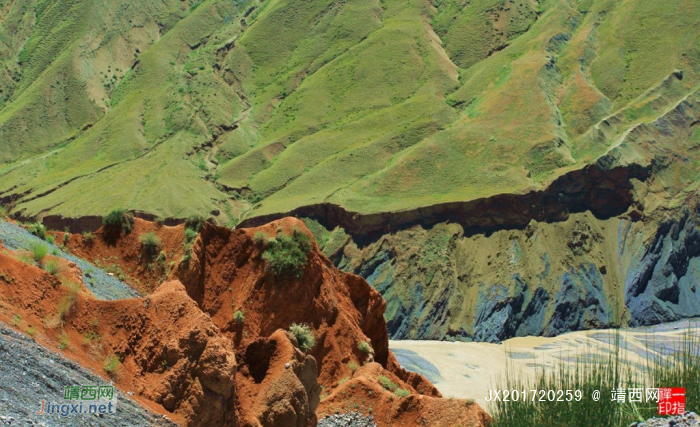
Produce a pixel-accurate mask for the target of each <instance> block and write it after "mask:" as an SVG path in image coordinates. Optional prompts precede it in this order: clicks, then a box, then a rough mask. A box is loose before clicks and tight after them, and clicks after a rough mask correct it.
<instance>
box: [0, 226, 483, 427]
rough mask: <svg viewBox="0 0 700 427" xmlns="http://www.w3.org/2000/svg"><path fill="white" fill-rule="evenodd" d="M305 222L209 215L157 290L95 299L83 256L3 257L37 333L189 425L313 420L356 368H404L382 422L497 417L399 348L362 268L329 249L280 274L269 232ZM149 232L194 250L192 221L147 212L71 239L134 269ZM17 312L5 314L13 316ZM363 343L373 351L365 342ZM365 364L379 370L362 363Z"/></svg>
mask: <svg viewBox="0 0 700 427" xmlns="http://www.w3.org/2000/svg"><path fill="white" fill-rule="evenodd" d="M295 230H296V231H297V232H301V233H309V232H308V230H306V228H305V227H304V224H303V223H302V222H300V221H298V220H295V219H291V218H290V219H285V220H281V221H277V222H275V223H272V224H269V225H267V226H265V227H261V228H258V229H250V230H247V229H239V230H230V229H225V228H220V227H216V226H213V225H206V226H205V227H204V228H203V230H202V231H201V233H200V234H199V236H198V237H197V238H196V239H195V240H194V242H193V245H192V248H191V251H190V253H189V254H188V256H187V257H182V258H180V261H179V262H174V263H173V265H172V270H171V271H170V273H169V277H168V279H167V280H166V281H165V282H163V283H161V284H160V285H158V286H157V288H156V289H155V290H154V291H152V292H150V293H147V294H146V295H145V296H143V297H141V298H130V299H123V300H112V301H104V300H97V299H95V298H94V297H93V296H92V295H91V294H90V292H89V291H88V290H87V288H86V287H84V286H83V287H81V289H80V290H76V289H75V287H72V288H71V287H70V286H68V285H66V284H65V283H68V280H71V281H76V282H79V281H80V280H81V278H82V275H81V274H80V272H79V271H74V270H76V269H77V267H76V266H75V265H73V266H72V267H70V268H68V269H66V270H63V271H62V272H60V273H59V276H60V278H57V277H56V276H53V275H50V274H49V273H46V272H45V271H43V270H41V269H39V268H37V267H34V266H30V265H26V264H22V263H21V262H19V261H17V260H14V259H12V258H11V257H9V256H8V255H4V254H3V253H0V300H2V301H3V304H5V303H7V304H8V306H9V307H12V310H13V311H14V312H15V313H16V314H17V315H20V316H21V317H22V318H23V319H27V321H28V322H32V324H34V325H41V326H40V327H38V328H37V329H40V333H41V336H43V337H44V338H43V339H44V340H45V343H46V344H47V345H52V346H55V345H56V343H57V342H59V341H60V342H62V343H65V342H66V341H69V342H71V343H77V342H82V345H80V346H78V345H70V346H65V345H63V344H61V345H62V346H63V347H62V348H64V349H66V350H65V351H67V352H68V353H69V355H70V356H71V357H72V358H74V359H75V360H77V361H79V362H80V363H81V364H84V365H86V366H88V367H92V368H93V369H95V370H96V371H97V372H106V373H107V372H108V373H109V374H110V375H111V376H112V378H113V380H114V381H115V382H116V383H117V385H118V386H119V387H120V388H121V389H122V390H123V391H124V392H127V393H133V396H134V398H135V399H136V400H137V401H139V402H142V403H143V404H145V405H150V407H152V408H154V409H155V410H157V411H159V412H161V413H165V414H168V415H169V416H170V417H172V418H173V419H174V420H175V421H177V422H179V423H180V424H182V425H188V426H209V425H219V426H241V427H248V426H250V427H253V426H256V427H257V426H264V427H291V426H294V427H312V426H315V425H316V423H317V413H318V412H319V411H320V410H321V409H320V408H321V407H323V405H324V402H325V400H323V401H322V396H321V394H322V391H323V392H324V393H325V395H326V396H327V395H330V394H332V393H333V391H334V390H335V389H337V388H338V387H340V386H341V385H342V384H343V383H344V381H343V379H344V378H348V377H351V376H352V377H353V378H357V379H358V380H361V381H368V382H372V381H374V382H375V383H376V381H378V380H379V379H381V378H383V377H387V378H391V379H392V381H393V384H395V388H401V389H402V390H403V391H402V393H403V394H402V395H401V396H399V395H395V396H394V395H393V394H392V395H391V396H389V395H387V396H385V397H383V399H385V398H386V399H388V398H390V399H391V400H392V401H393V400H394V399H396V401H397V402H396V404H393V406H392V409H391V414H392V417H391V418H382V419H378V424H379V425H380V426H388V425H390V424H392V423H393V421H392V419H405V420H409V419H410V420H415V419H424V420H433V419H434V420H440V421H439V422H444V423H451V424H449V425H453V424H456V423H462V424H464V425H470V426H471V425H473V426H483V425H485V424H486V423H487V422H488V420H489V418H488V415H486V413H485V412H483V410H482V409H481V408H479V407H478V406H477V405H465V404H464V403H462V405H461V406H455V405H453V403H452V402H448V401H447V400H444V399H441V398H440V394H439V393H438V392H437V390H436V389H435V388H434V386H432V384H430V383H429V382H428V380H426V379H425V378H424V377H422V376H420V375H418V374H415V373H409V372H407V371H405V370H404V369H402V368H401V367H400V366H399V365H398V363H397V362H396V359H395V358H394V356H393V354H392V353H391V352H390V351H389V348H388V335H387V329H386V323H385V322H384V317H383V314H384V310H385V308H386V304H385V303H384V301H383V299H382V298H381V295H380V294H379V292H377V291H376V290H374V289H373V288H372V287H371V286H369V284H367V282H366V281H365V280H363V279H362V278H361V277H359V276H355V275H352V274H348V273H343V272H340V271H339V270H337V269H336V268H335V267H334V266H333V265H332V263H331V262H330V261H329V260H328V259H327V258H325V257H324V256H323V255H322V254H320V252H319V251H318V249H317V248H316V247H315V245H314V246H313V247H312V248H311V250H310V252H309V253H308V254H307V262H306V265H305V267H304V270H303V274H301V275H300V277H281V276H275V275H274V274H272V272H271V271H270V269H269V268H268V264H267V261H266V260H265V259H264V258H263V257H262V254H263V252H264V251H265V248H266V246H265V243H264V242H263V241H262V240H261V239H255V238H254V237H255V235H256V234H260V233H263V234H266V235H268V236H275V235H279V234H280V233H291V232H293V231H295ZM146 232H152V233H155V234H156V235H157V236H158V237H159V240H160V244H161V248H160V249H161V250H162V251H163V252H164V253H168V254H173V253H175V252H176V251H177V250H180V251H181V249H177V248H178V247H181V245H183V240H182V236H183V235H184V227H183V226H177V227H167V226H158V225H155V224H152V223H148V222H146V221H143V220H140V219H137V220H136V221H135V224H134V229H133V231H132V232H131V233H130V234H128V235H123V234H122V235H120V236H119V237H118V238H117V239H116V240H114V241H111V243H110V244H107V243H105V242H104V241H103V240H104V239H103V232H102V230H100V231H98V232H96V233H95V237H94V239H93V240H92V241H89V240H83V239H81V238H80V236H78V235H72V236H68V238H67V242H68V243H67V244H68V245H69V247H71V248H73V250H72V251H73V252H76V253H82V254H84V255H86V256H89V257H90V258H95V259H110V260H115V262H116V263H117V264H116V265H117V266H118V267H119V268H121V269H122V270H123V271H125V272H133V271H135V270H138V268H137V267H138V265H139V264H143V263H148V262H149V259H148V258H144V257H143V253H141V256H139V255H138V254H139V253H140V252H141V249H140V244H137V243H136V242H138V241H139V238H138V236H140V235H142V234H143V233H146ZM115 251H116V252H115ZM115 253H116V254H119V256H117V255H114V254H115ZM180 253H182V252H180ZM62 282H64V284H62ZM239 312H240V313H239ZM234 313H239V314H238V315H236V316H234ZM42 319H43V320H42ZM10 320H11V319H9V318H8V314H7V312H6V311H1V312H0V321H6V322H9V321H10ZM292 323H304V324H307V325H309V326H310V327H311V329H312V331H313V334H314V336H315V338H316V345H315V346H314V347H313V348H312V349H311V351H310V352H309V353H308V354H305V353H304V352H302V351H301V350H300V349H299V347H300V345H299V342H297V338H296V337H295V336H294V335H292V334H290V333H289V332H287V330H289V329H290V325H291V324H292ZM360 343H368V344H370V345H371V347H370V348H369V350H365V351H363V350H361V346H360V345H359V344H360ZM362 364H364V365H365V366H372V369H371V370H367V369H365V370H362V369H360V370H358V369H357V368H358V367H359V366H360V365H362ZM365 371H366V372H365ZM362 378H365V379H362ZM347 393H348V392H347V391H344V392H343V396H347ZM404 394H405V395H406V396H404ZM324 397H325V396H324ZM339 399H340V398H338V397H335V398H334V399H333V403H332V405H336V404H338V402H339V401H340V400H339ZM404 399H406V401H410V402H412V403H410V404H407V403H406V402H404ZM349 401H350V399H349V398H348V402H349ZM453 406H454V407H453ZM366 409H369V408H366ZM458 409H459V410H458ZM436 425H437V424H436ZM445 425H447V424H445Z"/></svg>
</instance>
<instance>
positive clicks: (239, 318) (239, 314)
mask: <svg viewBox="0 0 700 427" xmlns="http://www.w3.org/2000/svg"><path fill="white" fill-rule="evenodd" d="M233 320H234V322H236V323H238V324H239V325H240V324H241V323H243V322H245V315H244V314H243V312H242V311H241V310H238V311H237V312H235V313H234V314H233Z"/></svg>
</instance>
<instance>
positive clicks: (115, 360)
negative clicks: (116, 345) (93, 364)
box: [104, 353, 121, 377]
mask: <svg viewBox="0 0 700 427" xmlns="http://www.w3.org/2000/svg"><path fill="white" fill-rule="evenodd" d="M120 364H121V361H120V360H119V357H118V356H117V355H115V354H114V353H112V354H110V355H109V356H107V358H106V359H105V363H104V370H105V372H107V373H108V374H109V376H111V377H116V376H118V374H119V366H120Z"/></svg>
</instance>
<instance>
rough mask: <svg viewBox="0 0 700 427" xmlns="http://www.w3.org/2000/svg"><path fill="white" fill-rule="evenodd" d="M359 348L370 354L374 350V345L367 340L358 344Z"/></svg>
mask: <svg viewBox="0 0 700 427" xmlns="http://www.w3.org/2000/svg"><path fill="white" fill-rule="evenodd" d="M357 348H358V349H359V350H360V351H361V352H363V353H365V354H370V353H371V352H372V346H371V345H369V343H368V342H367V341H362V342H360V343H359V344H358V345H357Z"/></svg>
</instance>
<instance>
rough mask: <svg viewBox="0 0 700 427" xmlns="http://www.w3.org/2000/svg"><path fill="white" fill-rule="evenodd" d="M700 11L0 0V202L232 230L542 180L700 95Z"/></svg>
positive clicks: (606, 3) (623, 3)
mask: <svg viewBox="0 0 700 427" xmlns="http://www.w3.org/2000/svg"><path fill="white" fill-rule="evenodd" d="M698 19H700V3H698V2H696V1H693V0H669V1H664V2H658V1H654V0H602V1H592V0H578V1H576V0H540V1H534V0H532V1H531V0H473V1H467V0H431V1H428V0H357V1H352V2H335V1H330V0H307V1H291V0H264V1H258V0H250V1H246V0H203V1H197V0H190V1H175V0H164V1H160V2H126V1H123V0H93V1H90V2H80V1H58V0H41V1H40V0H16V1H0V69H1V70H2V72H1V73H0V90H1V91H2V92H0V147H1V148H2V149H1V150H0V198H2V200H3V202H4V203H6V204H11V205H12V210H13V211H14V212H18V213H21V214H23V215H25V216H37V215H45V214H62V215H67V216H82V215H88V214H98V215H99V214H103V213H104V212H106V211H108V210H110V209H112V208H115V207H125V208H129V209H138V210H143V211H147V212H151V213H154V214H157V215H160V216H164V217H185V216H187V215H189V214H191V213H195V212H198V213H204V214H208V213H212V215H214V216H217V217H218V219H219V221H220V222H222V223H225V224H228V225H234V224H236V223H237V222H238V221H239V220H240V219H242V218H245V217H251V216H256V215H262V214H269V213H276V212H286V211H289V210H291V209H293V208H295V207H299V206H304V205H308V204H313V203H320V202H332V203H335V204H338V205H341V206H343V207H345V208H346V209H348V210H352V211H359V212H364V213H372V212H384V211H394V210H402V209H408V208H415V207H421V206H429V205H432V204H436V203H442V202H449V201H466V200H472V199H476V198H481V197H488V196H492V195H496V194H500V193H523V192H526V191H529V190H532V189H541V188H543V187H545V186H546V185H547V184H548V183H550V182H551V181H552V180H554V179H556V178H557V177H558V176H560V175H562V174H563V173H566V172H568V171H571V170H574V169H580V168H582V167H584V166H586V165H588V164H590V163H592V162H594V161H595V160H596V159H598V158H599V157H600V156H601V155H603V154H605V153H606V152H608V151H609V150H610V149H612V148H614V147H616V146H617V145H618V144H619V143H620V141H622V140H623V139H624V137H625V135H626V132H628V131H629V129H632V128H634V127H636V126H638V125H640V124H642V123H647V122H653V121H654V120H656V119H657V118H658V117H660V116H662V115H663V114H665V113H666V112H667V111H668V110H669V109H671V108H673V107H674V106H675V105H676V104H678V102H679V101H680V100H681V99H682V98H683V97H685V96H686V95H688V94H689V93H691V92H692V91H693V90H694V89H695V88H697V86H698V83H700V81H699V73H700V54H699V52H698V48H699V46H700V33H698V32H697V25H696V22H697V20H698ZM677 70H680V71H681V72H682V74H681V73H677V74H676V76H679V75H681V76H682V78H679V77H673V73H674V72H676V71H677ZM611 118H612V119H613V120H611ZM694 153H695V152H694V151H692V150H691V151H690V156H691V157H693V156H695V155H696V154H694ZM640 155H643V154H640ZM693 158H694V157H693ZM684 182H685V181H684Z"/></svg>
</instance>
